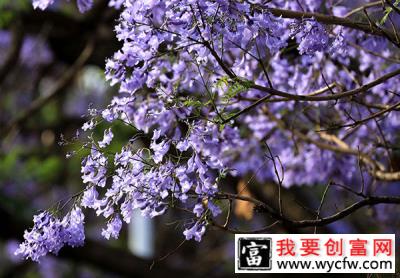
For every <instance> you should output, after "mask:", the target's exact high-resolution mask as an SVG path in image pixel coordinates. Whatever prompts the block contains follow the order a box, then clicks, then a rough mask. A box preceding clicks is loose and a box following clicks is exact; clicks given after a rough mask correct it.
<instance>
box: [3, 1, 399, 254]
mask: <svg viewBox="0 0 400 278" xmlns="http://www.w3.org/2000/svg"><path fill="white" fill-rule="evenodd" d="M53 2H57V1H54V0H33V1H32V3H33V8H35V9H40V10H45V9H52V8H53V6H52V5H53V4H55V3H53ZM93 2H94V3H93ZM76 4H77V6H78V9H79V11H80V12H81V13H83V14H82V17H85V15H86V14H89V13H90V12H91V11H89V10H91V9H92V6H93V5H95V4H96V1H92V0H77V1H76ZM108 5H109V7H110V9H114V10H116V12H117V13H118V14H119V19H118V22H117V23H116V26H115V36H116V37H117V39H118V41H119V42H120V44H119V46H118V47H119V49H118V50H117V51H116V52H115V54H114V55H113V56H112V57H109V58H108V59H107V61H106V63H105V78H106V80H108V81H109V83H110V85H111V86H115V87H117V88H118V91H119V93H118V95H115V96H114V98H113V99H112V101H111V103H110V104H109V105H108V106H107V107H91V108H90V109H89V111H88V115H87V116H88V118H87V122H86V123H85V124H84V125H83V126H82V130H81V132H79V134H77V136H76V138H72V139H70V138H64V139H63V141H62V144H64V145H73V146H74V148H72V151H71V152H70V153H68V154H67V155H66V156H67V159H68V158H69V157H71V156H75V155H77V154H78V153H85V154H86V156H85V158H84V159H83V161H82V165H81V174H82V182H83V183H82V190H81V191H80V192H77V193H76V194H75V195H74V196H72V197H71V198H69V199H68V201H67V202H65V203H64V204H63V206H62V209H60V207H57V208H58V209H54V208H52V209H49V210H45V211H43V212H40V213H39V214H37V215H35V216H34V219H33V222H34V223H33V228H31V229H29V230H27V231H26V232H25V234H24V238H25V241H24V242H23V243H22V244H21V245H20V246H19V249H18V250H17V252H16V254H19V255H22V256H23V257H25V258H29V259H32V260H33V261H39V259H40V258H41V257H42V256H45V255H46V254H48V253H54V254H57V253H58V251H59V250H60V249H61V248H62V247H63V246H65V245H69V246H72V247H75V246H82V245H84V241H85V232H84V226H85V211H86V210H87V209H92V210H94V211H95V212H96V214H97V216H99V217H102V218H104V228H103V229H102V231H101V234H102V235H103V236H104V238H106V239H110V238H118V236H119V233H120V230H121V227H122V226H123V224H124V222H129V221H130V218H131V215H132V212H133V210H135V209H140V211H141V213H142V214H143V215H144V216H146V217H151V218H152V217H156V216H160V215H163V214H165V213H166V212H167V211H168V210H180V211H183V212H185V213H186V214H187V215H189V216H188V217H186V218H185V220H184V225H183V226H184V229H182V232H183V235H184V236H185V238H186V240H191V239H194V240H196V241H201V240H202V238H204V237H206V236H207V230H208V229H209V228H211V227H216V228H219V229H220V230H221V233H222V232H232V233H237V232H265V231H268V229H270V228H272V226H279V225H281V226H283V227H289V228H296V229H301V228H306V227H321V226H325V225H328V224H331V223H334V222H338V221H343V218H345V217H346V216H348V215H350V214H352V213H354V212H355V211H357V210H359V209H362V208H363V207H367V206H375V205H378V204H391V205H390V207H391V208H394V207H397V206H396V204H397V205H398V204H400V197H399V196H396V194H395V193H393V192H394V191H393V188H395V187H398V186H399V181H400V166H399V161H400V160H399V159H400V157H399V151H398V150H399V140H400V138H399V134H400V133H399V131H400V114H399V109H400V97H399V93H400V92H399V88H400V78H399V76H400V51H399V49H400V32H399V26H400V21H399V19H400V10H399V7H398V6H399V1H390V0H388V1H376V2H369V1H333V0H332V1H328V0H327V1H324V0H307V1H284V0H272V1H261V0H249V1H247V0H165V1H161V0H151V1H144V0H110V1H108ZM91 32H92V33H91V34H92V36H91V37H90V36H89V38H88V39H87V41H86V42H85V43H86V46H85V47H84V50H83V52H82V53H81V54H80V56H79V57H78V58H77V60H76V61H75V64H74V65H73V66H72V68H71V71H72V72H73V71H74V68H78V67H79V65H81V64H82V63H84V62H85V61H86V60H87V59H88V57H89V56H90V54H91V52H92V51H93V48H95V47H97V46H96V40H97V39H98V34H100V33H101V28H98V29H96V28H94V29H93V30H92V31H91ZM71 43H73V42H71ZM72 72H71V73H70V75H68V74H69V72H66V75H67V76H66V77H65V79H62V80H61V82H66V83H68V82H69V80H70V79H69V78H71V76H72ZM0 77H1V74H0ZM65 85H66V84H64V83H62V84H61V85H60V86H65ZM28 115H29V113H28ZM17 120H18V119H17ZM20 120H21V119H20ZM22 120H23V118H22ZM116 124H118V125H124V126H126V127H127V128H128V129H129V130H130V131H131V136H130V138H128V139H127V140H126V142H125V144H124V145H123V146H122V147H118V150H116V148H115V146H113V142H114V140H115V139H116V138H118V137H119V136H120V135H119V134H118V132H116V131H115V125H116ZM99 126H101V127H102V128H103V129H104V130H103V132H104V133H103V136H102V137H101V138H98V136H95V134H94V133H93V130H94V129H95V128H98V127H99ZM237 183H239V184H241V185H242V186H241V187H239V188H238V189H237V188H236V185H235V184H237ZM254 184H257V185H258V187H262V186H267V184H268V186H274V187H275V188H276V191H275V192H276V194H275V195H274V200H273V202H265V201H263V200H261V199H259V198H257V196H256V194H249V193H248V191H249V187H251V186H254ZM310 185H318V186H320V187H321V188H323V190H324V194H323V198H322V200H320V199H318V198H317V197H316V196H310V198H314V199H315V200H316V201H317V202H318V204H319V206H318V209H317V211H316V214H315V215H314V216H313V217H311V218H306V219H305V218H303V219H300V218H293V217H292V216H290V214H289V213H288V212H287V211H286V210H285V202H284V200H283V199H282V196H281V193H282V191H283V190H286V189H287V188H290V187H294V186H310ZM300 190H301V189H300ZM328 191H329V192H332V194H335V193H334V192H337V191H346V192H348V193H349V194H351V195H352V199H353V203H351V204H344V203H341V202H340V200H337V204H339V207H338V208H337V210H336V211H331V212H326V211H325V212H323V211H324V210H323V209H324V208H323V203H324V198H325V197H326V195H329V194H328V193H329V192H328ZM244 192H246V194H244ZM331 196H332V195H331ZM328 197H329V196H328ZM238 201H241V202H247V203H249V204H251V205H252V207H253V209H254V210H255V211H256V212H258V213H260V214H262V215H265V218H266V219H269V220H270V221H271V225H269V226H267V227H264V228H261V229H258V230H252V231H250V230H242V229H237V228H236V227H234V226H232V225H231V221H230V220H231V218H232V214H231V208H232V206H235V204H236V203H237V202H238ZM43 209H45V208H43ZM65 209H66V210H65Z"/></svg>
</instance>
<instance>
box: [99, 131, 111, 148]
mask: <svg viewBox="0 0 400 278" xmlns="http://www.w3.org/2000/svg"><path fill="white" fill-rule="evenodd" d="M113 137H114V134H113V133H112V131H111V128H109V129H107V130H105V131H104V137H103V140H102V141H99V142H98V144H99V147H100V148H105V147H106V146H108V145H109V144H110V143H111V140H112V139H113Z"/></svg>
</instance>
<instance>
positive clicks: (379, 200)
mask: <svg viewBox="0 0 400 278" xmlns="http://www.w3.org/2000/svg"><path fill="white" fill-rule="evenodd" d="M218 198H221V199H223V198H225V199H230V200H232V199H233V200H235V199H236V200H243V201H248V202H252V203H253V204H255V205H256V206H258V207H261V208H262V209H264V210H263V211H264V212H265V213H267V214H268V215H270V216H271V217H272V218H274V219H276V220H278V221H279V222H280V223H282V224H284V225H285V226H289V227H293V228H307V227H321V226H325V225H328V224H330V223H333V222H336V221H338V220H341V219H343V218H345V217H346V216H348V215H350V214H352V213H354V212H355V211H357V210H359V209H361V208H363V207H366V206H374V205H378V204H400V197H393V196H370V197H366V198H364V199H362V200H361V201H358V202H356V203H353V204H352V205H350V206H348V207H346V208H344V209H343V210H341V211H339V212H337V213H335V214H333V215H330V216H327V217H324V218H319V219H309V220H291V219H289V218H286V217H284V216H282V215H281V214H280V213H279V212H278V211H277V210H276V209H274V208H272V207H271V206H269V205H268V204H265V203H263V202H261V201H259V200H257V199H254V198H252V197H248V196H240V195H236V194H231V193H221V194H219V195H218ZM222 227H223V226H222Z"/></svg>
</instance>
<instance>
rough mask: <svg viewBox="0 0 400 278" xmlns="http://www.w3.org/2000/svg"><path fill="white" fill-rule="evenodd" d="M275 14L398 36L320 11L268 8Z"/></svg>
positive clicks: (373, 33) (390, 36)
mask: <svg viewBox="0 0 400 278" xmlns="http://www.w3.org/2000/svg"><path fill="white" fill-rule="evenodd" d="M267 9H268V10H269V11H270V12H271V13H272V14H273V15H275V16H281V17H283V18H293V19H302V18H312V17H313V18H315V20H317V21H319V22H321V23H324V24H328V25H340V26H343V27H349V28H352V29H356V30H360V31H363V32H365V33H368V34H372V35H377V36H382V37H386V36H387V37H388V38H390V39H391V40H393V41H395V40H396V37H395V35H394V34H393V33H391V32H389V31H387V30H381V29H376V28H373V29H371V27H370V25H369V24H368V23H363V22H356V21H353V20H350V19H348V18H344V17H337V16H333V15H325V14H320V13H311V12H298V11H291V10H284V9H275V8H267Z"/></svg>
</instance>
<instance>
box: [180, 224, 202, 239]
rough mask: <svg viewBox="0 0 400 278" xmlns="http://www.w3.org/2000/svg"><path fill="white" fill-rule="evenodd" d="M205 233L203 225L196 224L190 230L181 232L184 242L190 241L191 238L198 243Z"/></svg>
mask: <svg viewBox="0 0 400 278" xmlns="http://www.w3.org/2000/svg"><path fill="white" fill-rule="evenodd" d="M205 232H206V226H205V223H203V222H202V223H198V222H196V224H194V225H193V226H192V227H191V228H189V229H186V230H185V231H184V232H183V235H184V236H185V238H186V240H191V239H192V238H194V240H196V241H198V242H200V241H201V238H202V237H203V235H204V233H205Z"/></svg>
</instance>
